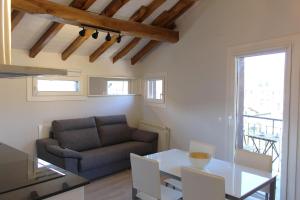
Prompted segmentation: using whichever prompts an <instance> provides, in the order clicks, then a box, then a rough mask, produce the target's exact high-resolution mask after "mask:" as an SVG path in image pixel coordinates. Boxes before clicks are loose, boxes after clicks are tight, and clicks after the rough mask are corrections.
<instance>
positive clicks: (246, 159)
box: [234, 149, 272, 200]
mask: <svg viewBox="0 0 300 200" xmlns="http://www.w3.org/2000/svg"><path fill="white" fill-rule="evenodd" d="M234 162H235V163H236V164H238V165H243V166H246V167H250V168H253V169H258V170H261V171H265V172H269V173H271V172H272V156H268V155H264V154H258V153H254V152H250V151H246V150H242V149H237V150H236V151H235V157H234ZM260 191H262V192H264V193H265V194H266V195H265V199H266V200H267V199H269V192H270V187H269V186H267V187H265V188H263V189H261V190H260Z"/></svg>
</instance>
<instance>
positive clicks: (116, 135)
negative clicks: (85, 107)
mask: <svg viewBox="0 0 300 200" xmlns="http://www.w3.org/2000/svg"><path fill="white" fill-rule="evenodd" d="M95 121H96V125H97V129H98V133H99V137H100V139H101V144H102V145H103V146H108V145H114V144H119V143H122V142H128V141H130V140H131V133H132V129H131V128H130V127H129V126H128V125H127V120H126V116H125V115H114V116H104V117H95Z"/></svg>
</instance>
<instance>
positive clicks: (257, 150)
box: [251, 137, 259, 153]
mask: <svg viewBox="0 0 300 200" xmlns="http://www.w3.org/2000/svg"><path fill="white" fill-rule="evenodd" d="M251 140H252V143H253V144H254V147H255V149H256V153H259V148H258V147H257V145H256V143H255V140H254V138H253V137H251Z"/></svg>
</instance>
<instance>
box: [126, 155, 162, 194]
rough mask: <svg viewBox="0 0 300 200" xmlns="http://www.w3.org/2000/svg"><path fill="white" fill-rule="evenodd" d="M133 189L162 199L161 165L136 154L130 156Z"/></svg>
mask: <svg viewBox="0 0 300 200" xmlns="http://www.w3.org/2000/svg"><path fill="white" fill-rule="evenodd" d="M130 162H131V171H132V182H133V187H134V188H135V189H137V190H138V191H139V192H143V193H145V194H147V195H149V196H151V197H153V198H156V199H161V190H160V173H159V164H158V162H157V161H155V160H151V159H148V158H145V157H142V156H138V155H136V154H132V153H131V154H130Z"/></svg>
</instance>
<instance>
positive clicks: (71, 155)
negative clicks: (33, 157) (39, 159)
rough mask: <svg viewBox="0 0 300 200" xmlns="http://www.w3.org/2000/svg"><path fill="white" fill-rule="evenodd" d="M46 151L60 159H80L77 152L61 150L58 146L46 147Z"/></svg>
mask: <svg viewBox="0 0 300 200" xmlns="http://www.w3.org/2000/svg"><path fill="white" fill-rule="evenodd" d="M46 149H47V151H48V152H49V153H51V154H53V155H55V156H58V157H61V158H77V159H82V156H81V155H80V153H79V152H77V151H73V150H71V149H63V148H61V147H60V146H58V145H47V147H46Z"/></svg>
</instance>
